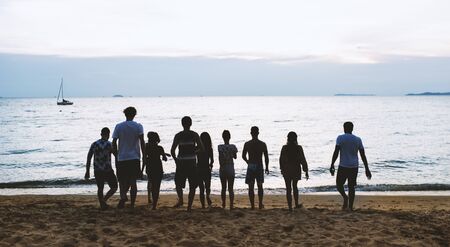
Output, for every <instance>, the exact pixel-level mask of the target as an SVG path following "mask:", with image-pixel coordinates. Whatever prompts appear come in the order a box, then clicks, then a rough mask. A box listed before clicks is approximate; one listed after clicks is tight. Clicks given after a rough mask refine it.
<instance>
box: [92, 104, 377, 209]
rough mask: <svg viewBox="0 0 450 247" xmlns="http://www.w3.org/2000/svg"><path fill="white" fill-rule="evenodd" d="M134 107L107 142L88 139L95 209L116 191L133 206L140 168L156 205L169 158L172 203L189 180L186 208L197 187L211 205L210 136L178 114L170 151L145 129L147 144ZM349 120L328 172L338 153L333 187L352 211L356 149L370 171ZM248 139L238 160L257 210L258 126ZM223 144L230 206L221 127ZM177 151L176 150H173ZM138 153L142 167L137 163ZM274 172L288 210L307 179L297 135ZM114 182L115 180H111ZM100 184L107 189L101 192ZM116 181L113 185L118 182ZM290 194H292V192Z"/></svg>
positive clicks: (261, 146)
mask: <svg viewBox="0 0 450 247" xmlns="http://www.w3.org/2000/svg"><path fill="white" fill-rule="evenodd" d="M136 113H137V112H136V109H135V108H134V107H127V108H126V109H125V110H124V114H125V117H126V121H124V122H121V123H119V124H117V125H116V127H115V129H114V131H113V135H112V138H113V141H112V143H111V142H109V137H110V130H109V129H108V128H106V127H105V128H103V129H102V130H101V139H99V140H97V141H95V142H94V143H92V145H91V147H90V149H89V152H88V156H87V161H86V174H85V179H89V178H90V165H91V160H92V157H94V176H95V180H96V183H97V187H98V200H99V203H100V207H101V209H107V208H108V205H107V203H106V201H107V200H108V199H109V198H110V197H111V196H112V195H113V194H114V193H115V192H116V191H117V189H118V187H119V190H120V200H119V203H118V205H117V207H118V208H124V207H125V203H126V202H127V201H128V192H130V206H131V207H134V206H135V202H136V195H137V184H136V180H137V179H138V178H140V177H142V174H143V171H144V169H145V171H146V173H147V178H148V186H147V188H148V203H149V204H150V205H151V206H152V209H156V207H157V204H158V198H159V191H160V186H161V181H162V179H163V165H162V162H163V161H167V159H168V157H172V158H173V159H174V161H175V164H176V171H175V179H174V180H175V187H176V192H177V196H178V202H177V203H176V205H175V207H181V206H183V204H184V203H183V189H184V188H185V186H186V180H188V182H189V196H188V204H187V210H188V211H190V210H191V209H192V203H193V201H194V197H195V192H196V188H197V187H199V188H200V202H201V205H202V208H205V207H206V205H205V204H207V205H208V207H210V206H211V204H212V201H211V198H210V193H211V171H212V168H213V164H214V156H213V148H212V142H211V137H210V135H209V134H208V133H207V132H203V133H201V134H200V135H198V134H197V133H196V132H194V131H192V130H191V126H192V119H191V118H190V117H187V116H186V117H183V118H182V120H181V124H182V126H183V130H182V131H180V132H179V133H177V134H176V135H175V137H174V140H173V144H172V147H171V150H170V154H168V153H166V152H165V151H164V148H163V147H161V146H160V145H159V142H160V138H159V135H158V133H156V132H148V133H147V138H148V142H147V143H145V140H144V129H143V127H142V125H141V124H139V123H137V122H135V121H134V117H135V116H136ZM352 131H353V124H352V123H351V122H346V123H345V124H344V132H345V134H344V135H340V136H339V137H338V138H337V141H336V148H335V151H334V154H333V158H332V163H331V166H330V173H331V175H333V176H334V172H335V168H334V163H335V162H336V160H337V157H338V156H339V154H340V163H339V169H338V173H337V178H336V185H337V189H338V191H339V192H340V193H341V195H342V197H343V199H344V203H343V209H350V210H352V209H353V202H354V197H355V186H356V177H357V174H358V166H359V165H358V151H359V153H360V155H361V159H362V160H363V163H364V166H365V170H366V176H367V177H368V178H369V179H370V178H371V176H372V175H371V173H370V170H369V167H368V163H367V159H366V156H365V153H364V147H363V145H362V141H361V139H360V138H359V137H356V136H354V135H352ZM250 133H251V136H252V139H251V140H250V141H248V142H246V143H245V144H244V148H243V151H242V159H243V160H244V161H245V162H246V163H247V173H246V177H245V183H246V184H247V185H248V195H249V200H250V205H251V208H252V209H254V208H255V192H254V187H255V183H256V185H257V189H258V199H259V205H258V206H259V209H262V208H264V204H263V197H264V189H263V183H264V173H266V174H269V155H268V152H267V145H266V144H265V143H264V142H263V141H261V140H259V139H258V135H259V129H258V127H256V126H253V127H252V128H251V131H250ZM222 138H223V141H224V143H223V144H220V145H218V153H219V165H220V168H219V177H220V181H221V184H222V190H221V199H222V207H223V208H225V207H226V191H227V189H228V192H229V201H230V202H229V203H230V204H229V207H230V209H233V205H234V204H233V202H234V190H233V185H234V178H235V170H234V159H236V158H237V153H238V150H237V148H236V146H235V145H233V144H230V139H231V133H230V132H229V131H228V130H224V131H223V133H222ZM177 150H178V152H176V151H177ZM141 153H142V156H141ZM112 155H114V156H115V157H116V171H117V177H116V176H115V174H114V171H113V169H112V165H111V156H112ZM141 157H142V167H141ZM263 158H264V165H263ZM279 161H280V170H281V173H282V175H283V178H284V180H285V184H286V198H287V203H288V207H289V210H292V208H293V206H292V194H293V196H294V203H295V204H294V207H295V208H299V207H302V204H300V203H299V193H298V187H297V183H298V180H300V179H301V177H302V171H303V172H305V177H306V179H308V178H309V174H308V163H307V161H306V158H305V155H304V152H303V148H302V146H301V145H299V144H298V141H297V134H296V133H295V132H289V134H288V136H287V143H286V145H284V146H283V147H282V149H281V154H280V159H279ZM346 180H348V188H349V195H348V196H347V194H346V193H345V190H344V184H345V182H346ZM117 181H118V182H119V183H117ZM105 182H106V183H107V184H108V186H109V187H110V190H109V191H108V192H107V193H106V194H105V195H104V194H103V188H104V184H105ZM118 185H119V186H118ZM292 192H293V193H292Z"/></svg>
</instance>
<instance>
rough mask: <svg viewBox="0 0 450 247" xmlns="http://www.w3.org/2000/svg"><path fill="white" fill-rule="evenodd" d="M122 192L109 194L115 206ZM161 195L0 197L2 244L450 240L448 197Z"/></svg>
mask: <svg viewBox="0 0 450 247" xmlns="http://www.w3.org/2000/svg"><path fill="white" fill-rule="evenodd" d="M117 200H118V198H117V196H115V197H113V198H112V199H111V200H110V202H109V203H110V204H111V205H112V206H115V204H116V203H117ZM175 201H176V197H175V196H174V195H162V196H161V198H160V207H159V209H158V210H156V211H152V210H150V209H149V208H148V207H147V205H146V196H142V195H141V196H139V197H138V202H137V207H136V208H134V209H131V208H126V209H123V210H117V209H115V208H111V209H109V210H107V211H100V210H99V209H98V203H97V200H96V197H95V196H79V195H73V196H72V195H63V196H46V195H37V196H35V195H32V196H28V195H23V196H0V211H1V214H0V226H1V230H0V245H1V246H13V245H16V246H48V245H50V246H99V245H100V246H449V243H450V227H449V225H450V197H447V196H357V199H356V210H355V211H354V212H346V211H341V210H340V198H339V197H338V196H335V195H305V196H303V197H302V202H303V204H304V208H302V209H298V210H295V211H294V212H289V211H288V210H287V209H286V202H285V197H284V196H282V195H270V196H266V197H265V207H266V208H265V209H264V210H250V209H249V208H248V207H249V206H248V201H247V197H246V196H244V195H239V196H237V198H236V203H237V208H236V209H235V210H233V211H229V210H228V209H227V210H223V209H221V208H220V207H219V203H220V199H219V197H218V196H214V197H213V201H214V204H213V207H212V208H210V209H201V208H199V207H200V205H199V204H200V203H199V202H198V198H196V201H195V202H194V210H193V211H192V212H186V211H185V208H181V209H173V208H172V207H171V206H172V205H173V204H174V203H175Z"/></svg>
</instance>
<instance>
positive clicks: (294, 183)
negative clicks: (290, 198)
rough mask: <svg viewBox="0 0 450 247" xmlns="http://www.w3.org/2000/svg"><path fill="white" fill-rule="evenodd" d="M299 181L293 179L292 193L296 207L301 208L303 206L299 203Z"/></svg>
mask: <svg viewBox="0 0 450 247" xmlns="http://www.w3.org/2000/svg"><path fill="white" fill-rule="evenodd" d="M297 183H298V179H296V178H295V179H293V180H292V191H293V192H294V202H295V207H296V208H299V207H301V204H299V203H298V186H297Z"/></svg>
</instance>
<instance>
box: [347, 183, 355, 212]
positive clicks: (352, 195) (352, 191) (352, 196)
mask: <svg viewBox="0 0 450 247" xmlns="http://www.w3.org/2000/svg"><path fill="white" fill-rule="evenodd" d="M348 196H349V209H350V210H353V202H354V201H355V186H348Z"/></svg>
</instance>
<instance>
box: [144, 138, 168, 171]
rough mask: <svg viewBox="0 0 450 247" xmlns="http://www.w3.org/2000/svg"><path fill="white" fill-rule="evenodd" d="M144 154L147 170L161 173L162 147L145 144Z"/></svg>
mask: <svg viewBox="0 0 450 247" xmlns="http://www.w3.org/2000/svg"><path fill="white" fill-rule="evenodd" d="M145 155H146V158H147V161H148V165H147V171H149V172H154V173H162V172H163V168H162V162H161V156H162V155H164V149H163V147H161V146H158V145H151V144H149V143H147V144H146V145H145Z"/></svg>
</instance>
